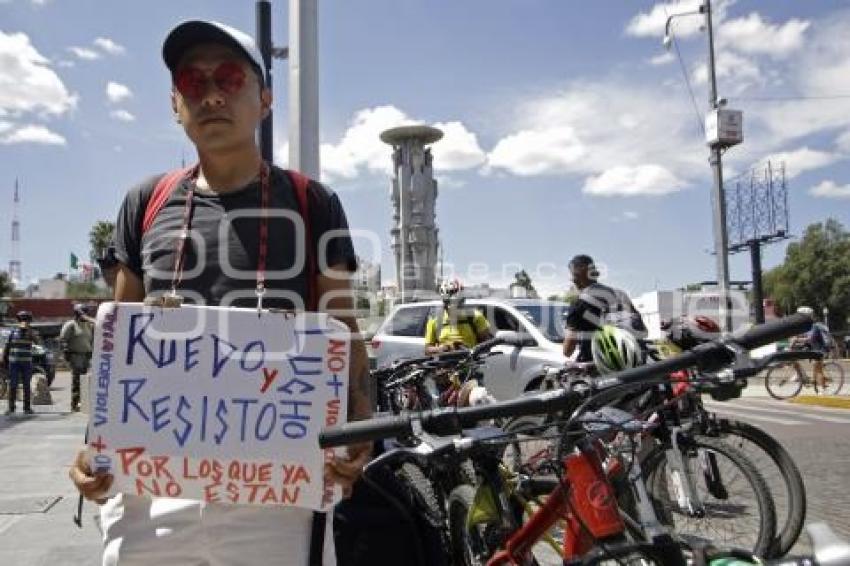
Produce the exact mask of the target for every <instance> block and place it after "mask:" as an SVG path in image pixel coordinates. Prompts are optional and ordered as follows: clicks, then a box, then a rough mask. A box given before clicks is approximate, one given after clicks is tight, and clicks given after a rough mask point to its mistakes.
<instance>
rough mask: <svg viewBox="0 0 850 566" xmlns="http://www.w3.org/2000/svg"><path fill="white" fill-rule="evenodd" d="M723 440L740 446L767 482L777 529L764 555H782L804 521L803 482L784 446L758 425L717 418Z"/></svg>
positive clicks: (804, 490) (804, 487)
mask: <svg viewBox="0 0 850 566" xmlns="http://www.w3.org/2000/svg"><path fill="white" fill-rule="evenodd" d="M720 433H721V435H722V438H723V440H724V441H725V442H726V443H727V444H729V445H731V446H733V447H734V448H737V449H738V450H740V451H741V452H742V453H743V454H744V455H745V456H746V457H747V458H748V459H749V460H750V462H752V464H753V465H755V467H756V469H758V471H759V473H760V474H761V475H762V477H763V478H764V480H765V482H766V483H767V487H768V489H769V490H770V495H771V497H772V498H773V502H774V505H775V507H776V519H777V525H776V526H777V532H776V540H775V541H774V545H773V548H772V551H771V552H770V553H769V554H768V555H766V556H765V558H778V557H780V556H784V555H785V554H787V553H788V551H789V550H791V547H792V546H794V544H795V543H796V542H797V539H798V538H799V537H800V532H801V531H802V530H803V524H804V523H805V521H806V486H805V484H804V483H803V477H802V476H801V475H800V470H799V469H798V468H797V465H796V464H795V463H794V460H793V458H791V455H790V454H789V453H788V451H787V450H785V448H784V447H783V446H782V444H780V443H779V442H778V441H776V440H775V439H774V438H773V437H772V436H770V435H769V434H767V433H766V432H764V431H763V430H761V429H760V428H758V427H755V426H753V425H751V424H747V423H744V422H741V421H735V420H726V419H723V420H721V421H720Z"/></svg>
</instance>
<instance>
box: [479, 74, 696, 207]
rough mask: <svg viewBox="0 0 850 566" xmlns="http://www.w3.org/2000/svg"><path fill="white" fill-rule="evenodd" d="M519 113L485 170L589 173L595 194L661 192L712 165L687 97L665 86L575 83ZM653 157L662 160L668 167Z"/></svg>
mask: <svg viewBox="0 0 850 566" xmlns="http://www.w3.org/2000/svg"><path fill="white" fill-rule="evenodd" d="M516 121H517V124H515V126H514V128H513V129H514V133H510V134H508V135H506V136H505V137H504V138H502V139H501V140H499V141H498V142H497V143H496V145H495V147H494V148H493V150H492V151H491V152H490V153H489V155H488V162H487V168H486V169H487V170H490V169H495V170H503V171H506V172H508V173H512V174H516V175H525V176H530V175H571V174H572V175H582V176H585V177H591V178H589V179H586V182H585V190H586V192H589V193H591V194H638V193H640V192H643V193H645V194H658V192H659V191H664V192H670V191H673V190H678V189H680V188H682V187H684V186H685V185H687V184H688V183H687V182H686V180H687V179H689V178H693V177H695V176H700V175H703V174H704V173H705V172H706V169H707V166H706V165H705V155H706V152H705V146H704V145H703V144H702V141H701V134H700V133H699V130H697V128H698V126H697V125H696V124H695V121H694V115H693V110H692V109H691V108H690V105H689V102H688V101H687V99H686V98H685V97H683V96H674V94H672V93H670V92H668V89H666V88H661V87H656V86H647V87H643V86H637V85H635V84H633V83H630V82H624V81H610V82H602V83H581V84H574V85H572V86H570V87H569V88H567V89H566V90H565V91H564V92H561V93H559V94H556V95H553V96H549V97H544V98H541V99H537V100H528V101H525V102H524V103H522V104H521V105H520V106H519V108H518V119H517V120H516ZM653 164H663V169H664V170H665V171H667V172H668V173H669V175H666V176H665V175H662V174H660V173H659V170H658V169H656V167H660V166H658V165H653ZM615 174H616V175H615ZM614 185H616V186H614Z"/></svg>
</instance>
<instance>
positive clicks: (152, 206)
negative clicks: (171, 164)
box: [140, 167, 192, 236]
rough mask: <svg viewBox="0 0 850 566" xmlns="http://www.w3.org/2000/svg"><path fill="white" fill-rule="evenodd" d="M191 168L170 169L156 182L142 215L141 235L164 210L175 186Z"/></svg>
mask: <svg viewBox="0 0 850 566" xmlns="http://www.w3.org/2000/svg"><path fill="white" fill-rule="evenodd" d="M191 170H192V167H186V168H184V169H175V170H174V171H169V172H168V173H166V174H165V175H163V176H162V177H160V179H159V181H157V182H156V186H155V187H154V188H153V193H151V198H150V199H148V203H147V205H145V215H144V216H143V217H142V233H141V234H140V235H141V236H144V235H145V233H146V232H147V231H148V230H150V227H151V226H152V225H153V221H154V219H155V218H156V215H157V214H159V211H160V210H162V207H163V206H165V203H166V202H168V197H170V196H171V193H172V192H174V188H175V187H176V186H177V185H179V184H180V181H182V180H183V178H184V177H185V176H186V175H187V174H188V173H189V171H191Z"/></svg>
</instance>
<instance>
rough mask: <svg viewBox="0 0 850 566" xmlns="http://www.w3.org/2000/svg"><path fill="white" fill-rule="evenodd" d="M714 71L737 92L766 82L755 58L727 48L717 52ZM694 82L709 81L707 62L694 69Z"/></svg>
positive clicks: (701, 83)
mask: <svg viewBox="0 0 850 566" xmlns="http://www.w3.org/2000/svg"><path fill="white" fill-rule="evenodd" d="M714 73H715V75H716V76H717V78H718V79H727V80H726V84H727V86H729V87H731V90H732V92H733V93H735V94H738V93H740V92H742V91H743V90H745V89H747V88H749V87H751V86H753V85H763V84H764V82H765V79H764V77H763V76H762V72H761V69H760V68H759V65H758V63H757V62H756V60H755V59H753V58H750V57H746V56H744V55H739V54H738V53H734V52H732V51H727V50H720V51H718V52H717V56H716V58H715V64H714ZM694 83H696V84H698V85H704V84H707V83H708V66H707V65H706V64H705V63H700V64H699V65H697V66H696V69H694Z"/></svg>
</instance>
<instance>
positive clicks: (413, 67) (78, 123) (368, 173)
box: [0, 0, 850, 293]
mask: <svg viewBox="0 0 850 566" xmlns="http://www.w3.org/2000/svg"><path fill="white" fill-rule="evenodd" d="M287 4H288V3H287V2H284V1H281V0H276V1H274V2H273V14H274V17H275V21H276V28H275V30H274V35H275V41H276V43H278V44H285V43H286V34H287V27H286V22H287ZM697 4H698V2H694V1H686V0H682V1H680V2H671V3H664V4H658V3H654V2H651V1H640V2H638V1H631V2H589V1H582V2H579V1H577V0H576V1H568V0H522V1H520V0H514V1H508V0H463V1H458V0H357V1H343V0H336V1H330V0H325V1H323V2H321V3H320V65H321V68H320V106H321V118H320V122H321V138H322V145H323V148H322V166H323V180H324V181H326V182H328V183H329V184H330V185H331V186H332V187H333V188H334V189H335V190H336V191H337V192H338V193H339V194H340V197H341V198H342V201H343V203H344V204H345V206H346V208H347V211H348V215H349V221H350V224H351V226H352V227H354V228H358V229H362V230H371V231H374V232H375V233H376V234H377V235H378V236H379V237H380V240H381V242H382V244H383V246H384V247H385V248H386V249H385V250H383V253H382V257H381V259H382V262H383V265H384V273H385V280H386V279H388V278H390V277H391V276H392V275H391V274H392V273H393V272H394V269H393V264H392V261H391V254H390V251H389V248H388V241H389V229H390V214H391V211H390V201H389V196H388V186H389V167H390V153H389V151H388V149H389V148H388V147H387V146H384V145H383V144H381V142H380V141H378V139H377V134H378V133H379V132H380V131H381V130H383V129H384V128H386V127H391V126H394V125H399V124H402V123H410V122H420V123H427V124H432V125H437V126H438V127H441V128H443V129H444V130H445V132H446V136H445V138H444V139H443V140H442V141H440V142H438V143H437V144H436V145H435V146H434V153H435V170H436V171H437V176H438V178H439V180H440V183H441V185H440V187H441V189H440V196H439V202H438V223H439V226H440V230H441V236H442V238H443V242H444V244H445V248H446V260H447V262H450V263H451V264H452V265H453V266H454V269H455V270H456V272H457V273H458V274H460V276H461V277H463V278H464V279H466V280H467V281H469V282H475V281H476V280H479V281H481V280H486V281H488V282H490V283H491V284H494V285H499V284H504V283H506V282H507V281H508V280H510V279H511V277H510V276H511V274H512V271H513V270H512V265H515V264H522V265H523V266H524V267H525V268H526V269H527V270H528V271H529V272H530V273H531V275H532V278H533V280H534V281H535V282H536V283H537V285H538V287H540V288H542V289H543V290H544V291H554V290H558V289H565V288H566V287H567V281H566V274H565V263H566V261H567V260H568V259H569V257H571V256H572V255H574V254H575V253H579V252H586V253H590V254H592V255H593V256H594V257H596V258H597V261H599V262H600V263H601V264H604V265H605V266H606V269H605V275H606V277H607V278H608V280H609V281H611V282H614V283H615V284H618V285H620V286H622V287H624V288H626V289H628V290H630V291H632V292H634V293H638V292H642V291H646V290H651V289H653V288H655V287H658V288H673V287H676V286H679V285H682V284H684V283H688V282H693V281H701V280H706V279H713V277H714V260H713V257H712V256H711V255H710V254H709V253H708V252H707V250H709V249H711V248H712V233H711V209H710V193H709V189H710V186H711V179H712V177H711V170H710V169H709V166H708V163H707V156H708V151H707V148H706V146H705V144H704V142H703V138H702V132H701V130H700V126H699V124H698V121H697V118H696V116H695V110H694V108H693V103H692V101H691V99H690V97H689V95H688V91H687V87H686V85H685V82H684V80H683V73H682V70H681V68H680V65H679V62H678V61H677V60H676V59H675V57H674V56H673V55H672V53H673V52H671V53H667V52H665V50H664V49H663V47H662V45H661V34H662V31H661V28H662V27H663V23H664V19H665V15H666V14H668V13H675V12H684V11H688V10H690V9H693V8H694V7H695V6H696V5H697ZM715 12H716V17H715V24H716V34H717V52H718V73H719V79H718V81H719V91H720V94H721V96H724V97H726V98H728V99H729V101H730V102H729V106H730V107H733V108H737V109H741V110H743V111H744V123H745V133H744V135H745V142H744V143H743V144H742V145H740V146H737V147H734V148H732V149H730V150H729V151H728V152H727V154H726V155H725V158H724V159H725V165H726V168H727V170H726V176H727V177H732V176H733V175H735V174H738V173H742V172H746V171H747V170H748V169H749V168H750V167H752V166H753V165H755V164H757V163H759V162H761V161H763V160H765V159H767V158H769V157H770V158H772V159H773V160H774V161H784V162H785V164H786V168H787V171H788V177H789V178H788V186H789V201H790V207H791V224H792V232H793V233H795V234H800V233H801V232H802V229H803V228H804V227H805V226H806V225H807V224H809V223H811V222H815V221H822V220H824V219H825V218H827V217H829V216H832V217H835V218H838V219H839V220H840V221H842V222H843V223H844V224H845V226H850V212H848V211H850V160H848V156H850V36H848V34H847V33H846V30H847V29H850V6H848V5H847V3H846V2H839V1H831V0H819V1H817V2H795V1H790V0H787V1H780V0H777V1H771V2H765V1H762V2H756V1H753V0H737V1H725V2H720V1H717V0H716V1H715ZM196 17H203V18H211V19H217V20H220V21H223V22H226V23H229V24H231V25H234V26H236V27H240V28H242V29H244V30H246V31H249V32H252V31H253V30H254V2H249V1H243V2H235V1H232V0H230V1H227V0H205V1H200V0H182V1H181V2H170V1H169V2H167V1H164V0H149V1H148V2H128V1H106V0H101V1H96V0H73V1H71V0H38V1H33V0H0V59H2V61H3V64H2V65H0V170H2V172H3V175H2V177H0V199H3V200H2V201H1V202H2V205H0V233H2V234H9V232H10V229H9V228H3V227H4V226H5V227H8V226H9V225H10V222H11V200H12V189H13V186H14V180H15V177H17V178H19V179H20V182H21V191H22V193H21V194H22V201H23V202H22V204H21V207H20V213H19V216H20V220H21V235H22V244H21V260H22V264H23V271H24V276H25V278H26V279H28V280H29V279H33V278H37V277H46V276H51V275H52V274H54V273H56V272H59V271H67V269H68V254H69V252H71V251H73V252H76V253H77V255H80V256H85V255H87V253H88V238H87V234H88V230H89V228H90V227H91V225H92V224H93V223H94V222H95V221H96V220H99V219H109V220H111V219H113V218H114V216H115V214H116V212H117V208H118V206H119V204H120V202H121V199H122V197H123V194H124V193H125V192H126V190H127V188H129V187H130V186H131V185H132V184H134V183H136V182H138V181H139V180H141V179H143V178H145V177H146V176H148V175H150V174H153V173H156V172H161V171H165V170H167V169H170V168H173V167H174V166H177V165H179V163H180V160H181V158H182V157H183V156H185V157H186V159H187V161H188V160H191V159H192V157H193V151H192V147H191V145H189V144H188V143H187V142H186V141H185V138H184V136H183V133H182V131H181V130H180V129H179V128H178V126H177V124H175V123H174V121H173V118H172V116H171V112H170V108H169V102H168V92H169V86H170V85H169V77H168V75H167V73H166V71H165V68H164V66H163V65H162V62H161V58H160V47H161V42H162V39H163V38H164V36H165V34H166V33H167V31H168V30H169V29H170V27H172V26H173V25H174V24H175V23H177V22H179V21H181V20H183V19H189V18H196ZM700 21H701V19H700V18H699V17H691V18H683V19H680V20H677V22H676V23H675V24H674V31H675V34H676V37H677V39H678V42H679V46H680V49H681V53H682V56H683V60H684V65H685V67H686V70H687V74H688V76H689V78H690V80H691V83H692V86H693V89H694V94H695V98H696V103H697V105H698V109H699V111H700V112H704V111H705V110H706V108H707V99H708V93H707V85H706V83H705V78H704V77H705V70H704V61H705V58H706V38H705V34H704V33H703V32H701V31H700V30H699V29H698V26H699V23H700ZM286 83H287V67H286V64H285V62H283V63H281V62H278V63H276V66H275V87H276V97H277V103H276V105H275V136H276V138H275V140H276V145H277V146H278V155H280V156H281V157H285V155H286V151H285V142H286V125H287V122H286V109H287V104H286V100H287V99H286ZM766 97H769V98H774V100H753V99H755V98H766ZM835 97H837V98H835ZM775 98H780V100H775ZM798 98H802V99H798ZM357 245H358V247H359V248H360V249H359V251H360V252H361V253H362V254H363V255H366V256H371V255H374V254H373V252H372V251H370V250H369V249H368V248H367V247H366V246H365V245H364V242H360V241H358V242H357ZM10 251H11V250H10V241H9V239H8V236H4V237H3V238H2V239H0V265H3V266H5V265H7V263H8V259H9V254H10ZM783 256H784V244H778V245H774V246H771V247H770V248H769V249H767V250H766V251H765V258H764V265H765V267H766V268H769V267H772V266H774V265H776V264H777V263H778V262H779V261H781V259H782V257H783ZM503 266H507V267H503ZM731 269H732V277H733V278H734V279H748V278H749V263H748V257H744V256H733V257H732V259H731Z"/></svg>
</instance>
